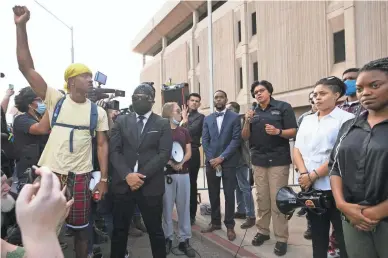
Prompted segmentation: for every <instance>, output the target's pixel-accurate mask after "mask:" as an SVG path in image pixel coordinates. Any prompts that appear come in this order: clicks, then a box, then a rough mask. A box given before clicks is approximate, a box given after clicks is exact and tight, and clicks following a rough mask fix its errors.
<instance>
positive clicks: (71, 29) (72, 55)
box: [70, 26, 74, 64]
mask: <svg viewBox="0 0 388 258" xmlns="http://www.w3.org/2000/svg"><path fill="white" fill-rule="evenodd" d="M70 31H71V63H72V64H74V28H73V26H71V28H70Z"/></svg>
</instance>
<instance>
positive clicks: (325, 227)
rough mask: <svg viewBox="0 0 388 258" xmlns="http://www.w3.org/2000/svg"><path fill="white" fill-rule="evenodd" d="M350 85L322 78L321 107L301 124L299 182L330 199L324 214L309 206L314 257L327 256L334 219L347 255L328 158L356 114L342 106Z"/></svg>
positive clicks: (297, 147)
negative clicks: (342, 129) (339, 135)
mask: <svg viewBox="0 0 388 258" xmlns="http://www.w3.org/2000/svg"><path fill="white" fill-rule="evenodd" d="M345 89H346V86H345V84H344V83H343V82H342V80H340V79H339V78H337V77H334V76H331V77H327V78H323V79H321V80H319V81H318V82H317V83H316V84H315V87H314V94H313V98H314V103H315V104H316V107H317V109H318V111H317V112H316V113H315V114H312V115H309V116H306V117H305V118H304V119H303V122H302V123H301V125H300V128H299V130H298V134H297V136H296V142H295V147H294V163H295V165H296V167H297V168H298V170H299V173H300V176H299V184H300V185H301V187H302V189H303V190H304V191H309V190H312V191H318V192H321V193H322V195H323V196H324V198H325V199H326V200H327V202H326V203H330V205H327V207H324V211H323V213H322V214H317V212H316V210H314V209H313V210H309V211H308V216H309V219H310V223H311V231H312V244H313V258H327V251H328V246H329V236H330V222H331V223H332V224H333V225H334V229H335V230H336V236H337V241H338V242H339V248H340V257H341V258H346V257H347V254H346V249H345V243H344V237H343V233H342V224H341V214H340V212H339V210H338V209H337V208H336V206H335V202H334V198H333V194H332V191H331V187H330V180H329V170H328V162H329V156H330V152H331V150H332V149H333V146H334V143H335V140H336V139H337V135H338V132H339V130H340V128H341V126H342V124H343V123H345V122H346V121H348V120H349V119H352V118H353V117H354V115H353V114H351V113H348V112H346V111H343V110H341V109H339V108H338V107H337V106H336V103H337V100H338V99H339V98H340V97H342V96H343V95H344V93H345Z"/></svg>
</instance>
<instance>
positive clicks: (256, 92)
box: [253, 89, 267, 95]
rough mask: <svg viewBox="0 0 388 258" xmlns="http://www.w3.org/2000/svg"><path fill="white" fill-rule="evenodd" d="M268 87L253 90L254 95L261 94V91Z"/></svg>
mask: <svg viewBox="0 0 388 258" xmlns="http://www.w3.org/2000/svg"><path fill="white" fill-rule="evenodd" d="M266 90H267V89H260V90H255V91H254V92H253V95H257V94H259V93H263V92H264V91H266Z"/></svg>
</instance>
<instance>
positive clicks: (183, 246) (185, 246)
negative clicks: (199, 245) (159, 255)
mask: <svg viewBox="0 0 388 258" xmlns="http://www.w3.org/2000/svg"><path fill="white" fill-rule="evenodd" d="M178 249H179V251H181V252H183V253H184V254H185V255H186V256H187V257H195V251H194V249H193V248H192V247H191V246H190V245H189V240H188V239H187V240H186V241H185V242H180V243H179V246H178Z"/></svg>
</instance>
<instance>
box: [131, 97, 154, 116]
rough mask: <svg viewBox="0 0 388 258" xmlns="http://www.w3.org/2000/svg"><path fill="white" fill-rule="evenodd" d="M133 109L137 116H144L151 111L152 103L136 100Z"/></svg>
mask: <svg viewBox="0 0 388 258" xmlns="http://www.w3.org/2000/svg"><path fill="white" fill-rule="evenodd" d="M132 107H133V110H134V111H135V112H136V114H138V115H140V116H142V115H145V114H147V113H148V112H149V111H150V110H151V108H152V102H150V101H148V100H143V99H141V100H136V101H133V102H132Z"/></svg>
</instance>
